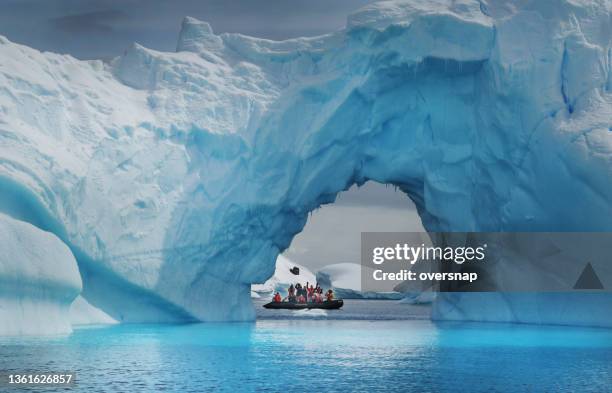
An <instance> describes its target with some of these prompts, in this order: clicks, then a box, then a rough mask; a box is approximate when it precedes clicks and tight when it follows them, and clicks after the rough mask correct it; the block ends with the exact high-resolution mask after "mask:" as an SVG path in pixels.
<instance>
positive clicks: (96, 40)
mask: <svg viewBox="0 0 612 393" xmlns="http://www.w3.org/2000/svg"><path fill="white" fill-rule="evenodd" d="M370 2H372V0H307V1H305V0H302V1H297V0H265V1H262V0H259V1H258V0H232V1H228V0H147V1H143V0H121V1H119V0H52V1H45V0H0V34H1V35H4V36H6V37H8V38H9V39H10V40H11V41H14V42H18V43H21V44H25V45H28V46H31V47H34V48H37V49H40V50H48V51H52V52H59V53H69V54H72V55H73V56H75V57H78V58H81V59H91V58H112V57H115V56H117V55H119V54H121V53H122V52H123V51H124V50H125V49H126V48H127V47H128V46H129V45H130V44H131V43H132V42H138V43H140V44H142V45H144V46H146V47H148V48H152V49H158V50H164V51H171V50H174V49H175V48H176V40H177V37H178V32H179V29H180V25H181V21H182V19H183V17H185V16H193V17H195V18H198V19H200V20H204V21H207V22H209V23H210V24H211V26H212V27H213V29H214V30H215V31H216V32H217V33H221V32H234V33H242V34H248V35H252V36H257V37H263V38H269V39H283V38H292V37H300V36H313V35H319V34H324V33H327V32H330V31H334V30H338V29H340V28H342V27H344V25H345V23H346V16H347V15H348V14H349V13H350V12H352V11H354V10H356V9H358V8H359V7H361V6H363V5H365V4H367V3H370Z"/></svg>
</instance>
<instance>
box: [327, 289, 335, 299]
mask: <svg viewBox="0 0 612 393" xmlns="http://www.w3.org/2000/svg"><path fill="white" fill-rule="evenodd" d="M325 300H327V301H328V302H331V301H332V300H334V291H332V290H331V289H330V290H329V291H327V293H326V294H325Z"/></svg>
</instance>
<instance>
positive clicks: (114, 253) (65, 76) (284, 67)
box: [0, 0, 612, 325]
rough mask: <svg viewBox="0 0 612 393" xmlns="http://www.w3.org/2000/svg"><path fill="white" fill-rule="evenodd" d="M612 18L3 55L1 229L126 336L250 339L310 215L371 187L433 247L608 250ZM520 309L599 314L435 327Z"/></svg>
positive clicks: (383, 25)
mask: <svg viewBox="0 0 612 393" xmlns="http://www.w3.org/2000/svg"><path fill="white" fill-rule="evenodd" d="M611 9H612V4H611V3H610V2H609V1H605V0H602V1H581V0H575V1H567V0H553V1H546V2H544V1H537V0H531V1H530V0H525V1H522V0H521V1H519V0H516V1H514V2H508V1H501V0H499V1H498V0H490V1H480V2H479V1H468V0H460V1H445V0H436V1H429V2H422V1H416V0H414V1H412V0H408V1H391V2H379V3H374V4H372V5H369V6H366V7H365V8H363V9H361V10H359V11H357V12H355V13H354V14H352V15H351V16H349V18H348V21H347V26H346V28H345V29H343V30H340V31H337V32H334V33H331V34H328V35H323V36H320V37H313V38H300V39H291V40H287V41H282V42H274V41H269V40H264V39H257V38H252V37H246V36H242V35H239V34H215V33H214V32H213V31H212V29H211V28H210V26H209V25H208V24H206V23H204V22H200V21H197V20H195V19H192V18H186V19H185V21H184V22H183V26H182V31H181V34H180V37H179V42H178V45H177V49H178V51H177V52H173V53H163V52H158V51H154V50H150V49H147V48H144V47H142V46H140V45H138V44H134V45H133V46H131V47H130V48H128V49H127V50H126V52H125V53H124V54H123V55H122V56H120V57H118V58H116V59H114V60H113V61H112V62H111V63H109V64H107V63H104V62H102V61H79V60H76V59H74V58H72V57H70V56H66V55H59V54H53V53H41V52H39V51H36V50H33V49H30V48H27V47H24V46H21V45H18V44H15V43H11V42H9V41H8V40H7V39H6V38H0V86H1V88H0V210H1V211H3V212H4V213H6V214H9V215H11V216H13V217H15V218H17V219H19V220H23V221H27V222H30V223H32V224H33V225H36V226H38V227H39V228H41V229H45V230H49V231H52V232H53V233H55V234H56V235H57V237H59V238H60V239H61V240H62V241H63V242H64V243H65V244H67V245H68V246H69V247H70V248H71V249H72V251H73V254H74V255H75V256H76V257H77V261H78V264H79V270H80V272H81V275H82V279H83V297H84V298H85V299H86V300H87V301H88V302H89V303H90V304H91V305H92V306H94V307H96V308H98V309H100V310H102V311H104V312H105V313H107V314H108V315H109V316H110V317H112V318H113V319H115V320H117V321H129V322H147V321H156V322H159V321H187V320H205V321H209V320H247V319H252V318H253V317H254V312H253V309H252V306H251V301H250V295H251V284H252V283H263V282H265V281H266V280H267V279H268V278H269V277H271V276H272V275H273V273H274V271H275V266H274V265H275V261H276V259H277V256H278V254H279V253H280V252H282V251H283V250H285V249H286V248H287V247H288V246H289V244H290V242H291V239H292V238H293V236H294V235H295V234H296V233H298V232H300V231H301V230H302V228H303V227H304V225H305V223H306V219H307V216H308V214H309V212H310V211H312V210H313V209H315V208H317V207H318V206H320V205H321V204H324V203H330V202H333V201H334V199H335V197H336V195H337V193H338V192H340V191H342V190H345V189H347V188H348V187H350V186H351V185H352V184H354V183H358V184H362V183H363V182H365V181H367V180H374V181H378V182H381V183H387V184H393V185H396V186H397V187H399V188H400V189H401V190H402V191H404V192H405V193H407V194H408V195H409V196H410V197H411V198H412V199H413V201H414V202H415V204H416V206H417V209H418V211H419V214H420V216H421V218H422V221H423V224H424V226H425V228H426V229H427V230H428V231H438V232H443V231H610V230H612V221H611V220H610V217H612V187H611V185H610V178H612V165H611V164H612V132H611V130H612V123H611V119H612V49H611V43H610V37H611V36H612V33H611V32H612V28H611V25H610V13H611ZM33 244H35V241H34V240H33V239H32V244H28V245H29V246H30V247H33V248H36V247H37V246H33ZM2 263H3V264H5V263H6V262H4V261H3V262H2ZM58 263H60V262H58ZM5 269H6V266H2V265H0V271H5ZM57 271H64V270H57ZM7 277H8V276H7ZM10 277H12V278H11V280H12V281H11V285H18V281H17V280H19V279H20V278H18V277H15V276H10ZM73 279H74V277H72V276H69V277H66V278H64V280H65V282H71V283H73V284H74V280H73ZM71 288H73V289H74V288H76V286H74V285H73V287H71ZM70 293H71V296H72V294H73V292H70ZM77 293H78V291H74V294H75V296H76V294H77ZM449 296H450V295H449ZM478 296H480V297H481V300H473V299H477V298H478ZM529 296H533V299H536V298H537V299H538V301H541V302H542V304H541V305H540V306H541V309H542V310H543V311H542V314H541V315H540V317H539V318H540V319H539V320H538V321H539V322H547V323H564V322H566V321H573V320H575V319H576V316H577V315H579V317H580V318H582V321H583V322H584V323H585V324H589V321H591V320H592V318H595V317H594V316H595V315H599V313H600V312H601V311H605V306H606V305H607V304H608V303H607V302H608V301H609V300H607V299H609V298H610V295H608V294H599V295H598V294H595V295H593V297H591V298H589V301H588V302H587V303H584V304H583V308H582V309H581V310H580V311H576V314H574V315H572V310H568V311H567V312H566V313H564V314H560V313H558V312H556V311H555V308H554V307H550V308H549V309H547V308H546V307H545V305H546V304H547V302H548V301H549V300H551V301H552V299H553V298H546V297H542V296H539V295H529V294H527V295H524V297H521V298H520V299H522V300H520V301H515V300H514V299H519V298H518V297H514V295H511V294H502V295H487V294H481V295H479V294H470V295H469V296H467V295H466V296H461V297H456V298H452V299H451V298H446V294H444V296H440V298H439V299H438V300H436V303H437V304H438V305H439V306H440V307H438V308H437V309H436V310H437V312H436V317H437V318H447V317H448V318H473V317H474V316H478V315H479V314H482V313H484V312H487V316H486V317H487V318H488V319H490V320H503V321H506V320H510V321H512V320H522V318H521V315H522V314H523V313H530V312H531V310H530V309H528V308H529V307H531V306H530V304H531V303H530V301H529V299H530V297H529ZM556 296H557V297H556V298H555V299H554V300H555V301H561V302H562V301H564V299H567V298H568V297H571V296H573V295H564V294H558V295H556ZM468 297H469V299H468ZM525 297H526V298H525ZM445 298H446V299H445ZM525 299H527V300H525ZM576 299H577V298H576ZM481 304H488V305H490V307H488V308H485V307H482V306H481ZM504 304H511V307H506V306H503V305H504ZM498 305H499V306H500V308H498V307H497V306H498ZM504 307H505V308H504ZM498 309H500V310H501V309H505V310H511V312H496V310H498ZM457 310H460V312H458V311H457ZM547 310H548V311H547ZM608 314H609V313H608ZM598 318H599V317H598ZM600 322H601V321H597V323H598V324H601V323H600ZM605 323H607V324H608V325H612V319H610V318H607V319H605Z"/></svg>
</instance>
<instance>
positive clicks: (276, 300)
mask: <svg viewBox="0 0 612 393" xmlns="http://www.w3.org/2000/svg"><path fill="white" fill-rule="evenodd" d="M274 301H275V302H276V303H280V302H282V301H283V299H282V298H281V295H280V293H278V292H276V293H275V294H274Z"/></svg>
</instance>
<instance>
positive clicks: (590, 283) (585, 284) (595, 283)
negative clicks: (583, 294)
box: [574, 262, 604, 289]
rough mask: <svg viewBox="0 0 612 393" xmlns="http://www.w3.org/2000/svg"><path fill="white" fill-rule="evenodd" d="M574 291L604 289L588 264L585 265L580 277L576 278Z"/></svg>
mask: <svg viewBox="0 0 612 393" xmlns="http://www.w3.org/2000/svg"><path fill="white" fill-rule="evenodd" d="M574 289H604V287H603V285H602V284H601V281H600V280H599V277H597V273H595V269H593V266H592V265H591V263H590V262H589V263H587V264H586V266H585V267H584V270H583V271H582V273H581V274H580V277H578V281H576V284H574Z"/></svg>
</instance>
